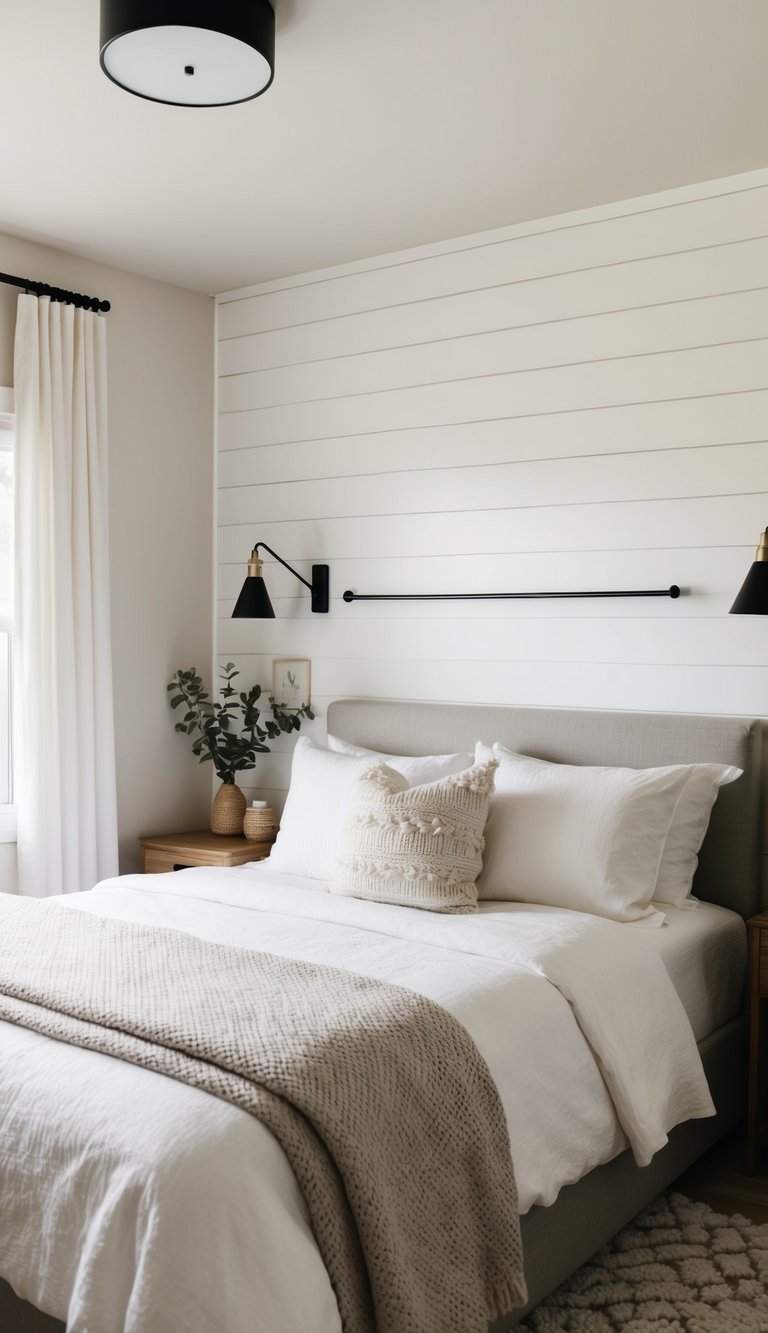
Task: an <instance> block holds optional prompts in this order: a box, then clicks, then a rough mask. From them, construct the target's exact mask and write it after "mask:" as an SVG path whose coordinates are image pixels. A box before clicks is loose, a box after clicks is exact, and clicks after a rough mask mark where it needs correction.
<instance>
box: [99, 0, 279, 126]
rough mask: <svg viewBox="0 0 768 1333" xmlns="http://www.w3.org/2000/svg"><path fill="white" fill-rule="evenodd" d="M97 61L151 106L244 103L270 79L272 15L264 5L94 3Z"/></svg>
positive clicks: (162, 0)
mask: <svg viewBox="0 0 768 1333" xmlns="http://www.w3.org/2000/svg"><path fill="white" fill-rule="evenodd" d="M100 61H101V68H102V69H103V70H104V73H105V74H106V75H107V77H108V78H110V79H111V80H112V82H113V83H117V84H119V86H120V87H121V88H125V89H126V91H127V92H129V93H135V94H136V96H137V97H146V98H148V99H149V100H150V101H152V102H166V103H168V104H169V105H171V106H231V105H232V104H233V103H234V102H248V101H250V99H251V98H253V97H258V96H259V93H263V92H265V91H266V89H267V88H268V87H269V85H270V83H271V82H272V76H273V73H274V67H275V12H274V9H273V8H272V5H271V4H270V2H269V0H208V2H207V3H204V2H202V0H101V54H100Z"/></svg>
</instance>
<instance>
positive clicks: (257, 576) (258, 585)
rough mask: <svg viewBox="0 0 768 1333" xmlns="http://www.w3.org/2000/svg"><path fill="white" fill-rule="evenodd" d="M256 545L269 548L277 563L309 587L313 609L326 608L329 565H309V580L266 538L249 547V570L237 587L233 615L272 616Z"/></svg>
mask: <svg viewBox="0 0 768 1333" xmlns="http://www.w3.org/2000/svg"><path fill="white" fill-rule="evenodd" d="M259 547H261V549H262V550H263V551H269V554H270V555H271V556H272V557H273V558H274V559H275V560H277V562H278V564H281V565H283V566H284V567H285V568H286V569H289V570H290V572H291V573H292V574H293V575H294V577H295V578H297V579H298V580H299V582H300V583H303V584H304V587H305V588H309V591H310V592H311V594H312V610H313V611H327V610H328V605H329V597H330V594H329V568H328V565H313V566H312V582H311V583H309V582H308V581H307V579H305V578H304V577H303V576H302V575H301V574H300V573H299V571H298V570H297V569H294V568H293V565H289V564H288V561H287V560H283V557H282V556H281V555H278V554H277V551H273V550H272V547H271V546H267V544H266V542H257V543H256V545H255V546H254V548H253V550H252V551H251V556H250V559H249V561H248V574H247V576H246V580H245V583H244V584H243V586H242V588H241V590H240V596H239V597H238V599H237V601H236V602H235V609H234V611H233V612H232V619H233V620H234V619H235V617H242V618H244V619H248V620H274V618H275V613H274V611H273V609H272V603H271V601H270V600H269V593H268V592H267V585H266V584H265V582H264V579H263V578H262V574H261V569H262V565H263V564H264V561H263V560H261V559H260V557H259Z"/></svg>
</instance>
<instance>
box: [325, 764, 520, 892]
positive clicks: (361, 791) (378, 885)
mask: <svg viewBox="0 0 768 1333" xmlns="http://www.w3.org/2000/svg"><path fill="white" fill-rule="evenodd" d="M497 766H498V764H497V761H496V760H493V759H492V760H488V761H486V762H484V763H481V764H476V765H475V767H474V768H469V769H467V770H466V771H465V772H464V773H453V774H451V775H450V776H449V777H445V778H440V779H439V780H438V781H437V782H429V783H426V784H425V785H424V786H420V787H409V786H408V783H407V781H406V779H405V778H404V777H402V776H401V775H400V774H399V773H396V772H395V770H394V769H392V768H388V767H387V765H386V764H384V763H378V764H374V765H373V767H372V768H370V769H368V770H367V771H366V772H365V773H363V774H362V775H361V776H360V777H359V778H358V779H357V783H356V790H355V795H354V797H353V803H352V808H351V818H350V823H349V825H348V828H347V830H346V834H345V837H344V841H343V842H342V846H341V851H340V854H339V859H338V862H337V866H336V877H335V879H334V880H333V881H332V883H331V884H330V885H329V888H330V891H331V893H338V894H343V895H345V896H346V897H348V898H369V899H373V900H374V901H375V902H379V903H396V904H398V905H399V906H401V907H421V908H424V909H425V910H426V911H428V912H474V911H475V910H476V908H477V888H476V887H475V880H476V879H477V876H478V875H479V873H480V869H481V867H482V851H483V848H484V846H485V839H484V838H483V828H484V827H485V821H486V817H487V815H488V806H489V803H490V799H491V792H492V791H493V775H494V769H496V768H497Z"/></svg>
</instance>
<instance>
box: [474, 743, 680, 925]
mask: <svg viewBox="0 0 768 1333" xmlns="http://www.w3.org/2000/svg"><path fill="white" fill-rule="evenodd" d="M493 755H495V756H496V757H497V758H499V760H500V761H501V762H500V766H499V769H498V770H497V773H496V784H495V788H496V789H495V792H494V795H493V797H492V798H491V809H490V813H489V815H488V822H487V824H486V829H485V839H486V846H485V855H484V857H483V870H482V873H481V874H480V876H479V877H478V881H477V887H478V895H479V897H480V898H497V899H507V900H512V901H515V902H531V903H542V904H546V905H548V906H551V907H567V908H570V909H571V910H573V911H577V912H591V913H592V914H593V915H595V916H604V917H609V918H611V919H612V920H614V921H640V920H645V921H646V924H648V925H662V924H663V922H664V916H663V914H662V913H661V912H658V911H656V909H655V908H653V907H651V906H650V903H651V898H652V897H653V891H654V889H655V886H656V880H657V878H658V873H659V866H660V864H661V857H662V853H663V851H664V845H665V842H666V839H667V834H668V832H669V828H670V825H671V823H672V817H673V815H674V813H675V808H676V806H677V802H678V800H679V799H680V795H681V793H682V791H683V788H684V786H685V783H686V781H687V779H688V776H689V770H688V768H687V767H686V766H685V765H683V764H676V765H672V766H670V767H667V768H646V769H634V768H596V767H589V766H582V765H578V766H577V765H573V764H551V763H548V762H546V761H545V760H542V759H532V758H530V757H529V756H527V755H518V754H514V753H513V752H512V751H510V750H506V749H505V748H504V747H503V746H501V745H498V744H497V745H495V746H494V747H493V749H489V748H488V746H485V745H481V744H478V746H477V749H476V751H475V761H476V762H479V761H481V760H482V759H485V758H489V757H492V756H493Z"/></svg>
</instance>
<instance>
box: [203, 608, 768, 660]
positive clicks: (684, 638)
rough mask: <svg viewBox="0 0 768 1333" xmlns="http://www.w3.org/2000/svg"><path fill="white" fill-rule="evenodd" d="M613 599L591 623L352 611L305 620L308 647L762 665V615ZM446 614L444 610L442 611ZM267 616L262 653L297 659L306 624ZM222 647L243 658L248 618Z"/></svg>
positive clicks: (767, 646)
mask: <svg viewBox="0 0 768 1333" xmlns="http://www.w3.org/2000/svg"><path fill="white" fill-rule="evenodd" d="M621 605H622V604H621V603H620V602H617V603H616V605H615V609H614V614H613V616H604V617H602V618H592V619H571V620H568V621H567V622H564V621H562V620H560V619H559V618H552V619H531V618H530V617H526V616H525V613H524V612H522V611H519V610H516V609H515V608H512V609H510V611H509V613H508V615H507V617H501V616H499V617H497V618H495V619H493V620H490V619H489V620H486V621H484V622H482V623H477V622H474V623H472V624H469V625H468V624H467V622H466V621H465V620H463V619H461V618H460V617H461V610H460V608H457V616H458V617H459V618H458V619H450V618H448V615H447V614H446V610H445V608H444V609H443V616H442V618H441V619H429V620H424V621H422V620H414V619H410V620H398V619H397V607H396V605H393V606H392V607H390V608H389V611H388V617H389V618H387V619H386V620H379V621H373V620H366V621H365V622H361V621H360V620H358V619H356V618H355V616H354V614H351V615H350V616H348V617H343V618H342V617H336V618H335V619H333V620H330V619H327V620H326V619H324V623H322V624H320V623H315V622H313V624H312V626H311V630H310V631H309V632H310V633H311V653H312V661H313V663H314V664H315V665H317V663H318V662H319V661H320V660H322V659H324V658H326V657H333V658H343V659H344V660H345V661H347V662H352V661H364V660H372V661H377V662H395V661H400V660H402V659H403V658H405V659H406V660H407V659H411V658H413V659H418V660H423V659H429V658H432V659H434V660H436V661H437V660H440V661H454V660H458V659H461V658H465V659H470V660H475V661H477V662H478V663H480V664H481V663H483V662H484V661H486V660H494V661H504V662H510V663H513V662H558V661H559V662H562V664H563V668H564V669H567V668H569V667H570V666H571V665H572V664H574V663H577V664H581V665H584V664H588V663H599V664H602V665H606V664H608V665H610V664H616V665H626V664H630V663H638V664H649V665H651V664H656V665H662V666H663V665H664V664H666V663H670V662H671V663H673V664H674V665H675V666H676V667H680V666H684V665H688V666H690V667H692V668H694V667H696V666H702V665H703V666H716V665H718V664H722V665H723V666H732V667H741V666H750V667H752V666H754V667H757V666H762V667H768V636H766V633H765V626H764V625H763V624H761V623H760V617H752V616H730V617H727V616H720V617H711V618H709V619H702V618H698V619H694V618H678V619H675V618H674V616H667V617H665V618H663V619H654V617H653V603H649V604H647V605H646V614H645V617H643V618H642V619H640V618H634V619H629V618H626V617H625V616H623V615H622V609H621ZM448 614H449V613H448ZM274 624H275V622H270V624H269V626H268V627H261V628H260V631H259V635H258V646H259V650H260V652H262V653H263V652H270V651H271V652H274V654H275V655H277V651H278V647H280V648H281V650H282V651H283V652H284V653H285V654H286V655H287V656H289V657H292V656H293V657H301V656H305V655H306V654H307V652H308V651H309V648H308V627H307V625H306V623H305V622H304V621H298V622H294V623H292V624H286V623H285V622H283V623H282V624H280V625H277V626H276V627H275V628H274V629H272V626H273V625H274ZM219 633H220V641H221V648H222V650H223V651H226V652H230V653H232V655H233V657H234V658H236V659H237V660H238V662H241V661H242V660H243V658H242V655H243V654H246V653H248V652H252V651H253V648H254V643H255V642H256V639H255V636H254V634H253V630H252V626H251V625H250V624H249V623H248V622H246V621H242V620H240V621H233V622H231V623H226V622H225V623H224V624H223V625H222V626H221V627H220V631H219Z"/></svg>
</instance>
